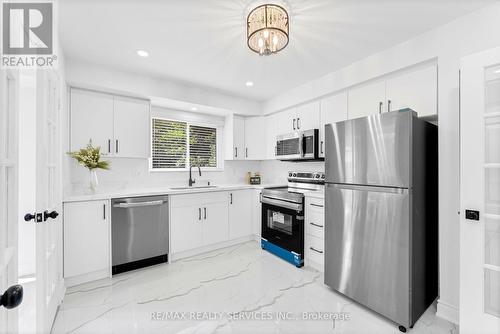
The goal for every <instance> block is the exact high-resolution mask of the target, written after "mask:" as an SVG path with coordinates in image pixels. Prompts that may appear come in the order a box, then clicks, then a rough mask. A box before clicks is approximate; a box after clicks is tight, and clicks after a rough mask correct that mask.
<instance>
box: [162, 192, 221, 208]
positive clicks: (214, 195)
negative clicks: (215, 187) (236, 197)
mask: <svg viewBox="0 0 500 334" xmlns="http://www.w3.org/2000/svg"><path fill="white" fill-rule="evenodd" d="M227 201H228V193H227V191H214V192H208V193H194V194H182V195H171V196H170V206H171V207H173V208H179V207H184V206H193V205H204V204H209V203H221V202H227Z"/></svg>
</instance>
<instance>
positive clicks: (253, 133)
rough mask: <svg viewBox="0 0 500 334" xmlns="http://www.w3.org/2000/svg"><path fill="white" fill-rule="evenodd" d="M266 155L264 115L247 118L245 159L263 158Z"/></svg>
mask: <svg viewBox="0 0 500 334" xmlns="http://www.w3.org/2000/svg"><path fill="white" fill-rule="evenodd" d="M265 156H266V129H265V123H264V117H247V118H246V119H245V159H248V160H262V159H265Z"/></svg>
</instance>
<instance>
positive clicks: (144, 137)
mask: <svg viewBox="0 0 500 334" xmlns="http://www.w3.org/2000/svg"><path fill="white" fill-rule="evenodd" d="M114 120H115V121H114V139H115V143H114V144H115V147H114V149H115V151H114V154H115V155H116V156H118V157H124V158H147V157H149V154H150V152H149V146H150V114H149V102H148V101H145V100H138V99H131V98H126V97H118V96H115V97H114Z"/></svg>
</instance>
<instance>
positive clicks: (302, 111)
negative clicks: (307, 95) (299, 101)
mask: <svg viewBox="0 0 500 334" xmlns="http://www.w3.org/2000/svg"><path fill="white" fill-rule="evenodd" d="M296 115H297V116H296V118H297V120H296V121H295V125H296V127H297V130H301V131H304V130H311V129H317V128H319V101H314V102H310V103H306V104H303V105H301V106H299V107H297V114H296Z"/></svg>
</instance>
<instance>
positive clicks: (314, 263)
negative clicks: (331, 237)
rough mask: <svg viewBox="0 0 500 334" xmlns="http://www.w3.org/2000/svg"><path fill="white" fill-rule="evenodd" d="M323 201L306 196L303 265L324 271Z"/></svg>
mask: <svg viewBox="0 0 500 334" xmlns="http://www.w3.org/2000/svg"><path fill="white" fill-rule="evenodd" d="M324 202H325V201H324V199H320V198H316V197H307V196H306V200H305V203H306V207H305V218H304V222H305V234H304V253H305V260H304V261H305V265H306V266H309V267H313V268H315V269H317V270H319V271H324V264H325V210H324Z"/></svg>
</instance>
